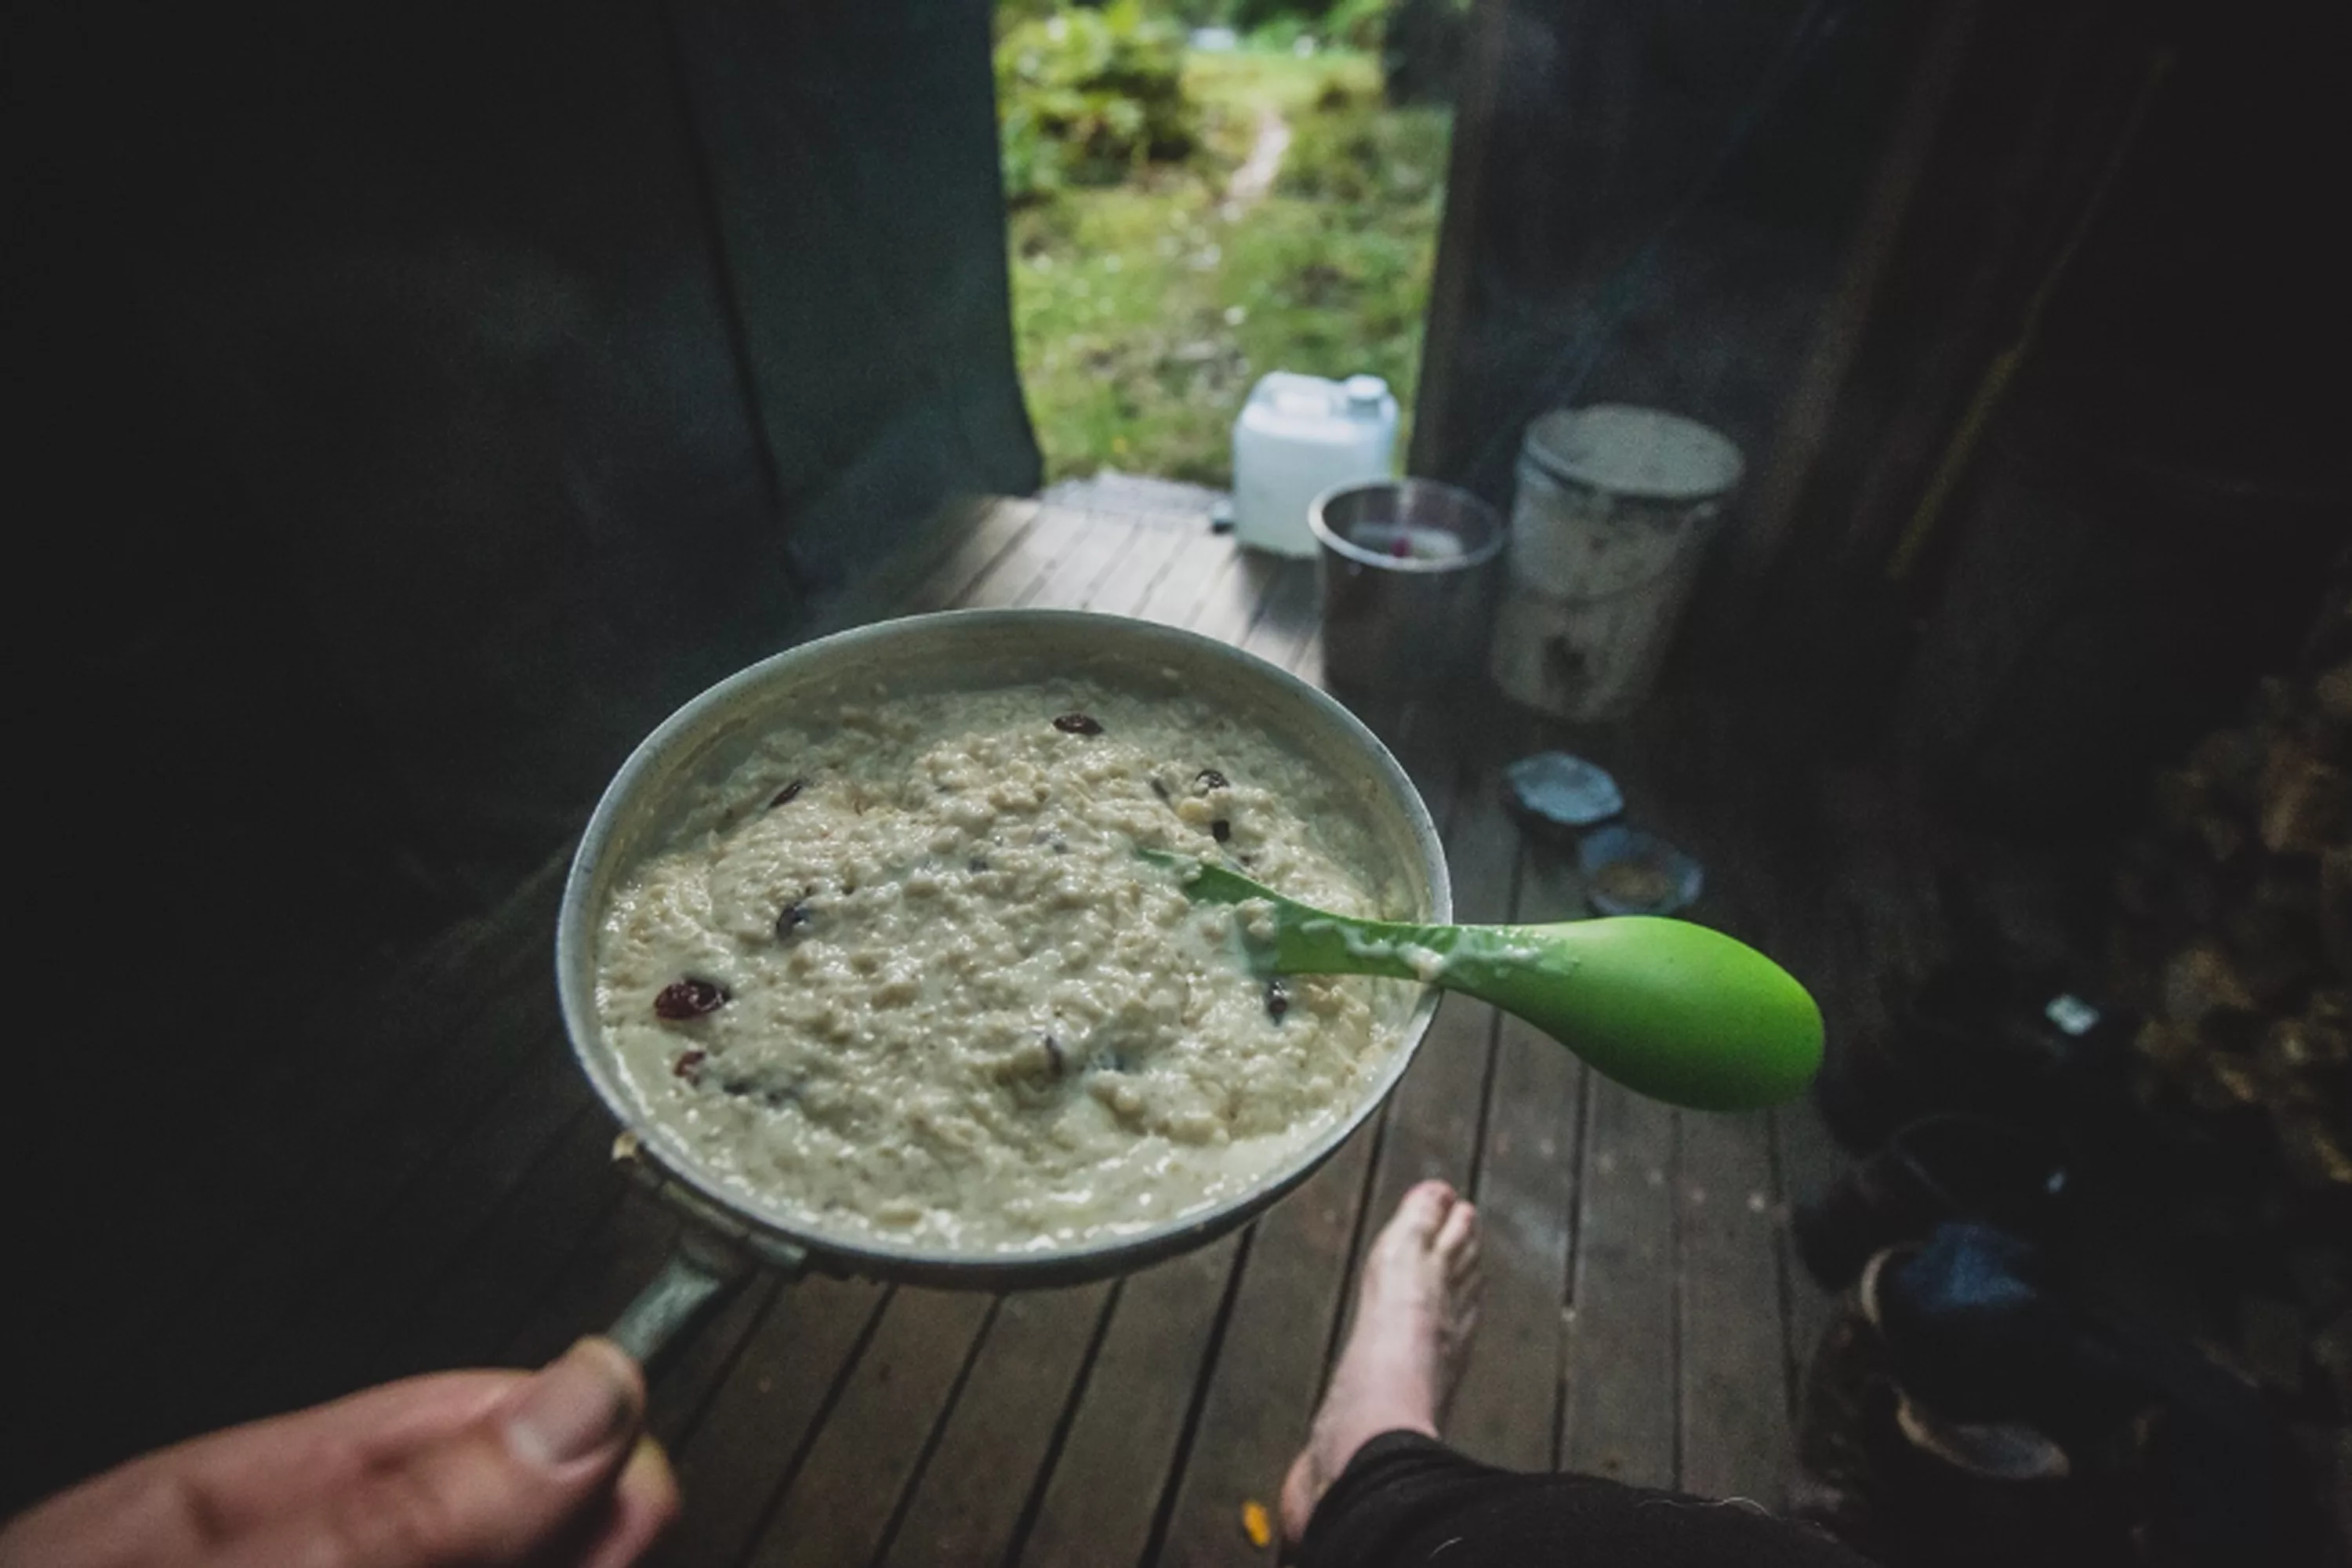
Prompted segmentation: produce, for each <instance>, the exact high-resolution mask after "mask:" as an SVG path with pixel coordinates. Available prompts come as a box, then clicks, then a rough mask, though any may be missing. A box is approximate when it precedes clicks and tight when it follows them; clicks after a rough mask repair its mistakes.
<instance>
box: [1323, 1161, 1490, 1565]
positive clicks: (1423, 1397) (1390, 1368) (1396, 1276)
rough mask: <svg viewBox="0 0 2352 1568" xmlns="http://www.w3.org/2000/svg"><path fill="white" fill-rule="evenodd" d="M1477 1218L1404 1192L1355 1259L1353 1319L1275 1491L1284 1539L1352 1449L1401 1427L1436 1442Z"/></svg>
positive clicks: (1449, 1202)
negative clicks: (1358, 1273) (1358, 1265)
mask: <svg viewBox="0 0 2352 1568" xmlns="http://www.w3.org/2000/svg"><path fill="white" fill-rule="evenodd" d="M1478 1286H1479V1275H1478V1211H1477V1210H1476V1209H1475V1208H1473V1207H1471V1206H1470V1205H1469V1203H1468V1202H1467V1201H1465V1199H1463V1198H1462V1197H1461V1196H1460V1195H1458V1194H1456V1193H1455V1192H1454V1189H1453V1188H1452V1187H1450V1186H1447V1185H1446V1184H1444V1182H1423V1183H1422V1184H1420V1185H1419V1186H1417V1187H1415V1188H1413V1189H1412V1191H1411V1192H1409V1193H1407V1194H1405V1195H1404V1201H1403V1202H1402V1203H1401V1204H1399V1205H1397V1212H1396V1215H1395V1216H1394V1217H1393V1218H1391V1220H1390V1221H1389V1223H1388V1224H1387V1225H1386V1226H1382V1227H1381V1234H1380V1236H1379V1237H1377V1238H1376V1239H1375V1240H1374V1241H1373V1242H1372V1247H1371V1252H1370V1255H1369V1256H1368V1257H1366V1258H1365V1259H1364V1273H1363V1278H1362V1280H1361V1281H1360V1283H1359V1285H1358V1286H1357V1291H1356V1321H1355V1323H1354V1325H1353V1326H1352V1327H1351V1328H1350V1329H1349V1331H1348V1343H1347V1345H1346V1347H1345V1348H1344V1349H1342V1350H1341V1351H1340V1352H1339V1365H1338V1366H1337V1367H1336V1368H1334V1369H1333V1371H1332V1373H1331V1386H1330V1388H1329V1390H1328V1391H1327V1392H1326V1393H1325V1394H1324V1395H1323V1403H1322V1405H1321V1406H1320V1407H1318V1409H1317V1410H1316V1412H1315V1424H1314V1426H1313V1429H1312V1430H1311V1432H1310V1433H1309V1435H1308V1436H1307V1447H1305V1448H1304V1449H1302V1450H1301V1451H1300V1453H1299V1455H1298V1458H1296V1459H1294V1460H1292V1461H1291V1464H1290V1473H1289V1474H1288V1475H1287V1476H1286V1477H1285V1478H1284V1479H1283V1483H1282V1532H1283V1538H1284V1539H1285V1540H1286V1541H1287V1542H1291V1543H1292V1544H1294V1545H1295V1544H1297V1542H1298V1541H1299V1540H1300V1538H1302V1537H1303V1536H1304V1535H1305V1534H1306V1533H1307V1516H1308V1515H1310V1514H1312V1513H1313V1512H1314V1511H1315V1505H1316V1503H1317V1502H1318V1501H1320V1500H1321V1499H1322V1496H1323V1494H1324V1493H1325V1492H1326V1491H1328V1490H1329V1489H1330V1487H1331V1483H1332V1482H1333V1481H1335V1480H1337V1479H1339V1472H1340V1471H1342V1470H1344V1469H1346V1468H1348V1461H1349V1459H1351V1458H1354V1457H1355V1453H1356V1450H1357V1449H1358V1448H1360V1447H1363V1446H1364V1444H1365V1442H1366V1441H1368V1440H1369V1439H1370V1438H1373V1437H1376V1436H1380V1435H1381V1433H1383V1432H1394V1431H1397V1430H1398V1429H1400V1428H1402V1429H1403V1430H1406V1431H1410V1432H1422V1433H1425V1434H1427V1435H1428V1436H1432V1437H1434V1436H1437V1423H1438V1418H1439V1417H1440V1416H1442V1415H1444V1413H1445V1403H1446V1401H1447V1400H1448V1399H1449V1398H1450V1397H1452V1395H1453V1393H1454V1384H1455V1383H1456V1382H1458V1381H1459V1380H1460V1379H1461V1376H1462V1367H1463V1364H1464V1363H1465V1362H1466V1361H1467V1360H1468V1359H1469V1352H1470V1335H1471V1331H1473V1330H1474V1329H1475V1328H1476V1327H1477V1322H1478Z"/></svg>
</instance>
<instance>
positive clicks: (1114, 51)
mask: <svg viewBox="0 0 2352 1568" xmlns="http://www.w3.org/2000/svg"><path fill="white" fill-rule="evenodd" d="M996 103H997V115H998V118H999V119H1000V121H1002V122H1003V137H1004V184H1005V191H1006V193H1007V195H1010V196H1011V197H1012V198H1013V200H1015V201H1023V200H1030V199H1034V198H1037V197H1041V196H1046V195H1052V194H1053V193H1054V192H1055V191H1058V190H1060V189H1061V188H1062V187H1063V186H1065V185H1068V184H1112V183H1115V182H1117V181H1118V180H1120V179H1122V178H1124V177H1125V176H1126V175H1128V174H1130V173H1131V172H1133V171H1134V170H1135V169H1136V168H1138V167H1139V165H1141V164H1143V163H1146V162H1150V161H1160V162H1167V161H1171V160H1175V159H1181V158H1182V157H1184V156H1185V155H1186V154H1188V153H1191V152H1192V148H1193V145H1194V143H1195V142H1196V141H1197V140H1198V136H1199V116H1198V113H1197V111H1196V110H1195V108H1194V106H1193V104H1192V100H1190V99H1189V98H1188V97H1187V96H1186V94H1185V91H1184V37H1183V33H1182V31H1181V29H1180V28H1179V27H1177V26H1175V25H1174V24H1173V23H1171V22H1167V21H1163V20H1160V19H1156V18H1151V17H1147V16H1145V15H1144V12H1143V7H1142V5H1140V4H1139V0H1118V4H1116V5H1107V6H1105V7H1103V8H1102V9H1100V10H1091V9H1085V8H1080V9H1075V10H1064V11H1056V12H1055V13H1054V14H1053V15H1052V16H1044V17H1038V18H1033V19H1031V20H1029V21H1024V22H1021V23H1019V24H1017V25H1016V26H1013V27H1012V28H1011V29H1010V30H1009V31H1007V32H1006V33H1005V35H1004V37H1003V39H1002V40H1000V41H999V42H998V44H997V46H996Z"/></svg>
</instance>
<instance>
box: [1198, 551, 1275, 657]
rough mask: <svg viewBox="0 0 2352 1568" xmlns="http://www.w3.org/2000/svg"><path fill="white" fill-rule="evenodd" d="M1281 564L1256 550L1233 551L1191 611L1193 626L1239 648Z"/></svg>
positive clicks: (1262, 606) (1200, 631)
mask: <svg viewBox="0 0 2352 1568" xmlns="http://www.w3.org/2000/svg"><path fill="white" fill-rule="evenodd" d="M1280 567H1281V563H1279V562H1277V561H1276V560H1274V559H1273V558H1272V557H1270V556H1266V555H1262V554H1260V553H1258V552H1256V551H1255V550H1237V551H1235V552H1234V558H1233V564H1232V565H1231V566H1230V567H1228V568H1227V569H1226V570H1225V571H1223V572H1222V573H1220V574H1218V576H1217V578H1216V580H1215V581H1214V582H1213V583H1212V584H1210V585H1209V590H1208V593H1207V595H1205V596H1204V597H1203V598H1202V601H1201V603H1200V605H1199V606H1198V607H1197V608H1196V609H1195V610H1194V612H1193V615H1192V623H1191V624H1192V629H1193V630H1194V631H1196V632H1199V633H1200V634H1201V635H1202V637H1214V638H1216V639H1217V640H1218V641H1219V642H1228V643H1232V644H1234V646H1236V647H1239V646H1240V644H1241V642H1242V639H1243V638H1244V637H1247V636H1248V635H1249V630H1250V627H1252V626H1255V625H1256V624H1257V618H1258V616H1259V614H1260V612H1261V611H1262V610H1263V609H1264V607H1265V596H1266V594H1267V591H1268V590H1269V589H1270V588H1272V586H1273V585H1274V580H1275V578H1276V575H1277V574H1278V573H1279V571H1280Z"/></svg>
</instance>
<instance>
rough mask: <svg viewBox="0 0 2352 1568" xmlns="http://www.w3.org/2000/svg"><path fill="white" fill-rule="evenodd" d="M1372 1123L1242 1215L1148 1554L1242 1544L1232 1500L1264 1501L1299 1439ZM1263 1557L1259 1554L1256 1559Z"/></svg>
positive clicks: (1213, 1558)
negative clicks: (1218, 1323) (1225, 1292)
mask: <svg viewBox="0 0 2352 1568" xmlns="http://www.w3.org/2000/svg"><path fill="white" fill-rule="evenodd" d="M1372 1142H1373V1131H1372V1129H1371V1128H1370V1126H1366V1127H1364V1128H1363V1129H1361V1130H1360V1131H1358V1132H1357V1134H1356V1135H1355V1136H1354V1137H1353V1138H1350V1139H1349V1141H1348V1142H1345V1143H1343V1144H1341V1145H1340V1147H1339V1152H1337V1153H1335V1154H1333V1155H1332V1156H1331V1158H1330V1159H1329V1160H1328V1161H1327V1162H1325V1163H1324V1165H1323V1167H1322V1168H1321V1169H1320V1170H1318V1171H1317V1172H1316V1173H1315V1174H1314V1175H1312V1176H1310V1177H1308V1178H1307V1181H1306V1183H1305V1184H1303V1185H1301V1186H1300V1187H1299V1188H1298V1190H1297V1191H1296V1192H1294V1193H1292V1194H1290V1195H1289V1196H1288V1197H1286V1198H1285V1199H1283V1200H1282V1201H1281V1202H1280V1203H1278V1204H1276V1205H1275V1206H1274V1207H1273V1208H1272V1209H1270V1210H1268V1211H1267V1212H1266V1213H1265V1215H1262V1216H1260V1217H1259V1219H1258V1220H1257V1221H1256V1222H1255V1225H1254V1226H1252V1229H1253V1231H1254V1233H1255V1234H1254V1237H1253V1239H1252V1241H1251V1245H1250V1248H1249V1253H1248V1256H1247V1258H1245V1259H1244V1263H1243V1266H1242V1271H1241V1279H1240V1283H1239V1284H1238V1286H1237V1287H1236V1288H1235V1290H1234V1302H1233V1308H1232V1311H1231V1315H1230V1316H1229V1317H1228V1319H1227V1320H1226V1323H1225V1334H1224V1339H1223V1343H1222V1344H1221V1345H1220V1346H1219V1348H1218V1353H1217V1359H1216V1363H1215V1364H1214V1365H1213V1366H1212V1367H1211V1368H1210V1369H1209V1372H1208V1385H1207V1393H1206V1395H1205V1397H1204V1398H1203V1399H1202V1405H1201V1415H1200V1422H1199V1425H1198V1426H1196V1427H1195V1428H1194V1432H1193V1436H1192V1442H1191V1443H1190V1445H1189V1446H1188V1447H1187V1449H1186V1451H1185V1452H1184V1453H1182V1454H1181V1455H1180V1456H1179V1458H1178V1463H1179V1465H1180V1466H1181V1469H1180V1470H1179V1472H1178V1473H1177V1476H1176V1478H1175V1480H1174V1491H1173V1494H1172V1498H1171V1502H1170V1504H1169V1507H1168V1513H1167V1522H1166V1525H1165V1528H1164V1530H1163V1531H1162V1532H1161V1534H1160V1542H1159V1552H1158V1554H1157V1556H1156V1557H1155V1558H1154V1559H1153V1561H1155V1562H1157V1563H1161V1564H1167V1565H1191V1564H1195V1563H1234V1562H1237V1561H1241V1560H1242V1559H1243V1558H1244V1557H1245V1556H1247V1555H1248V1554H1249V1551H1250V1548H1249V1543H1248V1542H1247V1540H1246V1538H1244V1535H1243V1534H1242V1522H1241V1521H1242V1510H1243V1507H1244V1504H1246V1503H1249V1502H1253V1501H1255V1502H1257V1503H1260V1504H1262V1505H1263V1506H1265V1508H1266V1509H1268V1510H1272V1509H1273V1508H1274V1507H1275V1506H1276V1502H1277V1500H1279V1496H1280V1492H1281V1487H1282V1477H1283V1471H1284V1470H1285V1469H1286V1468H1287V1467H1288V1465H1289V1463H1290V1460H1291V1458H1292V1456H1293V1455H1295V1454H1297V1452H1298V1449H1299V1447H1300V1445H1302V1444H1303V1443H1305V1441H1306V1440H1307V1418H1308V1416H1309V1415H1312V1414H1313V1412H1314V1408H1315V1401H1316V1399H1317V1398H1318V1396H1319V1394H1321V1391H1322V1382H1323V1376H1322V1374H1323V1358H1324V1354H1325V1352H1326V1351H1327V1349H1328V1346H1329V1343H1330V1338H1331V1325H1332V1323H1333V1322H1334V1321H1337V1319H1338V1317H1339V1305H1340V1300H1341V1297H1342V1294H1343V1293H1344V1291H1345V1289H1346V1286H1347V1283H1348V1279H1347V1273H1348V1255H1349V1248H1350V1247H1351V1246H1352V1245H1353V1242H1354V1239H1355V1235H1356V1215H1357V1210H1358V1208H1359V1206H1360V1205H1361V1204H1362V1202H1363V1194H1364V1173H1365V1172H1366V1170H1367V1169H1369V1167H1370V1161H1371V1152H1372ZM1268 1560H1270V1559H1268Z"/></svg>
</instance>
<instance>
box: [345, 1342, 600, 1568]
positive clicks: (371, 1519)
mask: <svg viewBox="0 0 2352 1568" xmlns="http://www.w3.org/2000/svg"><path fill="white" fill-rule="evenodd" d="M645 1398H646V1394H645V1378H644V1375H643V1374H642V1373H640V1372H639V1371H638V1370H637V1365H636V1363H635V1362H633V1361H631V1360H630V1359H629V1357H628V1356H627V1355H626V1354H625V1352H622V1350H621V1349H620V1348H619V1347H618V1346H617V1345H614V1343H613V1342H611V1341H609V1340H598V1339H585V1340H582V1341H581V1342H579V1343H577V1344H575V1345H573V1346H572V1348H571V1350H569V1351H567V1352H564V1354H563V1355H562V1357H561V1358H560V1359H558V1360H556V1361H554V1362H551V1363H549V1364H548V1365H547V1366H546V1367H545V1368H543V1369H541V1371H540V1372H539V1373H536V1374H535V1375H534V1376H532V1377H531V1378H530V1381H528V1382H527V1383H525V1384H522V1385H521V1386H520V1387H519V1388H518V1389H516V1391H515V1393H514V1394H513V1395H512V1396H511V1397H510V1398H509V1400H507V1401H505V1402H504V1403H502V1404H500V1405H499V1406H498V1407H497V1408H495V1409H494V1410H492V1411H491V1412H490V1413H489V1414H488V1415H487V1416H486V1417H485V1418H484V1419H482V1420H480V1421H478V1422H475V1423H473V1424H472V1425H471V1426H467V1427H464V1428H462V1429H460V1430H459V1431H457V1432H455V1433H452V1434H451V1435H450V1436H448V1437H447V1438H446V1439H445V1440H443V1441H441V1442H438V1443H435V1444H431V1445H428V1446H426V1447H422V1448H419V1449H417V1450H416V1451H415V1452H414V1453H413V1454H410V1455H407V1456H404V1458H401V1459H400V1460H399V1461H397V1462H395V1463H393V1464H390V1465H387V1466H385V1467H383V1468H379V1469H377V1470H374V1471H373V1472H371V1473H370V1474H369V1475H368V1476H367V1477H366V1479H363V1480H362V1482H361V1483H360V1484H359V1485H358V1486H357V1487H355V1488H354V1489H352V1491H351V1492H350V1493H349V1494H348V1495H347V1496H346V1497H343V1498H341V1499H338V1500H336V1501H335V1503H334V1504H333V1505H332V1506H331V1509H330V1510H329V1512H328V1514H327V1516H326V1519H325V1520H324V1521H322V1522H323V1523H324V1525H325V1528H326V1530H327V1531H328V1532H329V1534H330V1536H331V1540H330V1541H328V1542H321V1543H320V1544H322V1545H324V1546H325V1547H326V1548H327V1550H326V1551H325V1552H323V1553H321V1554H320V1555H322V1556H323V1557H324V1559H325V1560H326V1561H328V1562H330V1563H337V1564H349V1565H350V1568H432V1565H436V1564H443V1563H518V1562H521V1561H523V1560H525V1559H527V1558H530V1557H531V1556H533V1555H534V1554H535V1553H537V1552H541V1551H542V1550H543V1549H545V1548H546V1547H547V1546H548V1545H549V1544H550V1543H551V1542H553V1541H555V1540H557V1539H558V1538H560V1537H562V1536H563V1535H564V1534H566V1533H567V1531H570V1530H572V1529H574V1528H579V1529H583V1530H586V1529H593V1521H597V1520H600V1519H601V1518H602V1517H603V1510H602V1508H601V1506H599V1505H601V1504H603V1503H604V1501H605V1500H607V1499H608V1498H609V1496H610V1494H611V1492H612V1489H613V1483H614V1477H615V1476H616V1475H617V1474H618V1473H619V1471H620V1468H621V1465H622V1462H623V1461H624V1460H625V1459H626V1458H627V1457H628V1454H629V1450H630V1448H631V1447H632V1446H633V1445H634V1443H635V1440H636V1436H637V1429H638V1426H639V1423H640V1421H641V1419H642V1417H643V1415H644V1411H645Z"/></svg>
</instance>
